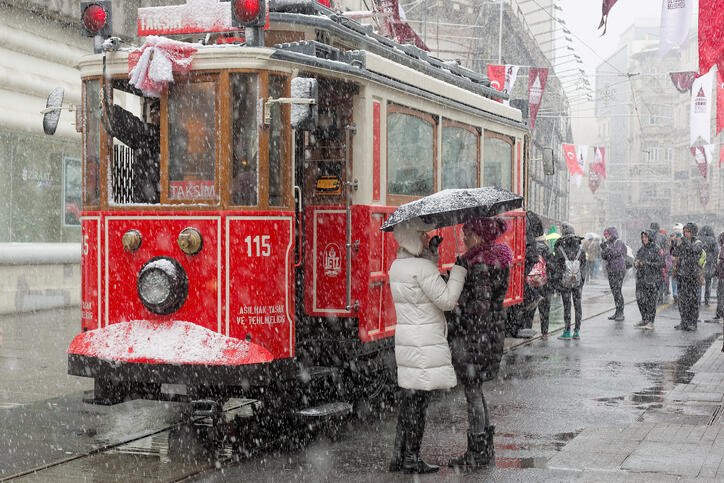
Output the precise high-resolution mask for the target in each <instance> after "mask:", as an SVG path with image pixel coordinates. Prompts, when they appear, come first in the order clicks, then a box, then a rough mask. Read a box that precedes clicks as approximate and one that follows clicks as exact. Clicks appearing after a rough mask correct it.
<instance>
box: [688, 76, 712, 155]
mask: <svg viewBox="0 0 724 483" xmlns="http://www.w3.org/2000/svg"><path fill="white" fill-rule="evenodd" d="M713 80H714V73H713V72H709V73H708V74H706V75H703V76H701V77H699V78H698V79H696V80H695V81H694V83H693V84H692V86H691V109H690V114H689V123H690V133H691V136H690V140H689V144H690V145H692V146H693V145H694V144H696V140H697V139H699V138H701V139H703V140H704V141H705V142H707V143H708V142H709V141H711V101H712V95H711V88H712V81H713Z"/></svg>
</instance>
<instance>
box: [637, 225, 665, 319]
mask: <svg viewBox="0 0 724 483" xmlns="http://www.w3.org/2000/svg"><path fill="white" fill-rule="evenodd" d="M656 233H657V232H655V231H654V230H645V231H642V232H641V248H639V250H638V252H636V258H635V259H634V267H635V268H636V302H637V303H638V306H639V312H641V322H638V323H637V324H635V325H634V327H636V328H639V329H653V328H654V319H655V318H656V301H657V299H658V297H659V287H660V286H661V280H662V277H663V275H662V274H663V269H664V267H665V266H666V261H665V260H664V251H663V249H662V248H660V247H659V246H658V245H657V244H656V242H655V241H654V240H655V239H656V238H655V236H656Z"/></svg>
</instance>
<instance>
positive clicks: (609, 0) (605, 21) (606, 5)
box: [598, 0, 616, 36]
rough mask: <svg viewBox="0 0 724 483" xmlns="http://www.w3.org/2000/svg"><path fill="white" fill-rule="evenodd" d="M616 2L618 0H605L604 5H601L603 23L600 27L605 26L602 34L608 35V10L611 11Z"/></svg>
mask: <svg viewBox="0 0 724 483" xmlns="http://www.w3.org/2000/svg"><path fill="white" fill-rule="evenodd" d="M615 3H616V0H603V5H601V13H602V14H601V23H600V24H599V25H598V28H601V27H603V33H602V34H601V35H602V36H603V35H606V27H607V26H608V25H607V24H608V12H609V11H611V7H613V5H614V4H615Z"/></svg>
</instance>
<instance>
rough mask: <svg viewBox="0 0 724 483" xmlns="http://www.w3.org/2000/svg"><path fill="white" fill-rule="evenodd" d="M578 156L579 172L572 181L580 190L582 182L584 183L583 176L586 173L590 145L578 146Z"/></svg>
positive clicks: (572, 177)
mask: <svg viewBox="0 0 724 483" xmlns="http://www.w3.org/2000/svg"><path fill="white" fill-rule="evenodd" d="M576 154H577V156H576V160H577V162H578V171H579V172H578V173H575V174H574V175H572V176H571V181H573V182H574V183H576V187H578V188H580V187H581V182H582V181H583V175H584V173H585V172H586V156H587V154H588V145H586V144H579V145H578V146H576Z"/></svg>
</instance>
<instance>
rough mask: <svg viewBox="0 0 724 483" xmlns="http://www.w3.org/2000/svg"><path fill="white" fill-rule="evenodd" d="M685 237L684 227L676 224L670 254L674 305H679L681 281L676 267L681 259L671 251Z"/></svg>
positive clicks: (671, 238) (670, 243) (670, 242)
mask: <svg viewBox="0 0 724 483" xmlns="http://www.w3.org/2000/svg"><path fill="white" fill-rule="evenodd" d="M683 236H684V225H682V224H681V223H676V224H674V228H673V231H672V232H671V236H670V237H669V254H670V255H671V296H672V297H673V298H674V303H675V304H678V303H679V281H678V280H677V279H676V265H677V264H678V262H679V259H678V258H676V257H675V256H674V255H673V254H672V251H671V248H672V247H673V246H674V245H675V244H676V243H677V240H679V239H680V238H681V237H683Z"/></svg>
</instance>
